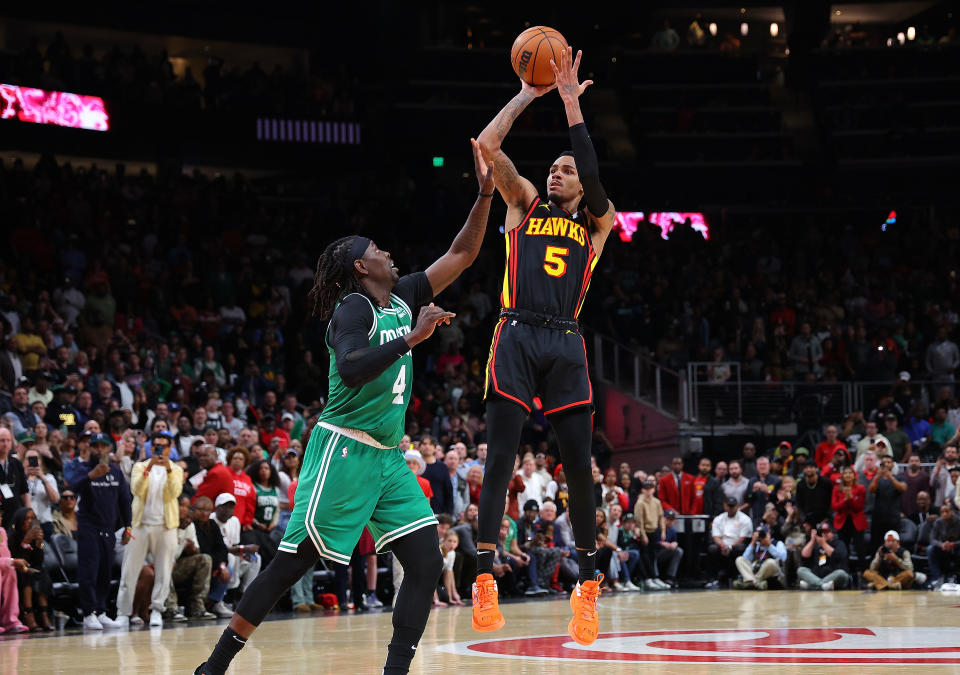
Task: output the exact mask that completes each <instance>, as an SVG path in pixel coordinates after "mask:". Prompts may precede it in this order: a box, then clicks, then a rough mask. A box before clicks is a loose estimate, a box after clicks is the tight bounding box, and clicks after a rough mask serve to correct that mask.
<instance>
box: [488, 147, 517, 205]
mask: <svg viewBox="0 0 960 675" xmlns="http://www.w3.org/2000/svg"><path fill="white" fill-rule="evenodd" d="M493 180H494V184H495V185H496V186H497V189H498V190H500V194H502V195H510V194H514V193H516V192H517V191H518V190H519V189H520V172H518V171H517V167H516V166H514V165H513V162H512V161H510V158H509V157H507V155H506V153H504V152H503V151H500V152H498V153H497V154H496V155H495V156H494V158H493Z"/></svg>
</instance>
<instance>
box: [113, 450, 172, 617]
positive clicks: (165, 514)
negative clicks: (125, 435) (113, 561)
mask: <svg viewBox="0 0 960 675" xmlns="http://www.w3.org/2000/svg"><path fill="white" fill-rule="evenodd" d="M151 441H152V442H151V446H150V447H151V451H152V452H153V456H152V457H151V458H150V459H148V460H145V461H143V462H137V463H136V464H134V465H133V469H132V470H131V474H130V490H131V492H132V493H133V518H132V523H133V541H132V542H131V543H130V544H129V545H128V546H127V547H126V549H124V555H123V564H122V566H121V572H120V589H119V591H118V592H117V621H118V622H120V623H121V625H123V626H124V627H126V626H129V624H130V617H131V615H132V611H133V595H134V592H135V591H136V587H137V579H138V577H139V576H140V570H141V568H142V567H143V563H144V561H145V560H146V557H147V554H148V553H149V554H151V555H152V557H153V565H154V570H155V572H156V577H155V580H154V584H153V593H152V596H151V598H150V626H151V627H161V626H163V617H162V614H163V607H164V601H165V600H166V599H167V591H168V590H169V587H170V573H171V570H172V567H173V556H174V553H175V552H176V548H177V527H178V526H179V524H180V508H179V506H178V505H177V499H178V498H179V497H180V492H181V491H182V490H183V469H181V468H180V467H179V466H177V465H176V464H174V463H173V462H171V461H170V448H171V445H172V443H171V440H170V438H169V437H167V436H166V435H165V434H162V433H157V434H155V435H154V437H153V438H152V439H151Z"/></svg>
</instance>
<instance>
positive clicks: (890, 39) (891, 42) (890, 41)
mask: <svg viewBox="0 0 960 675" xmlns="http://www.w3.org/2000/svg"><path fill="white" fill-rule="evenodd" d="M887 46H888V47H892V46H893V38H887Z"/></svg>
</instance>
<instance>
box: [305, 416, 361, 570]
mask: <svg viewBox="0 0 960 675" xmlns="http://www.w3.org/2000/svg"><path fill="white" fill-rule="evenodd" d="M339 441H340V434H334V435H333V436H331V437H330V441H329V442H328V443H327V447H326V448H325V449H324V451H323V458H322V459H321V461H320V472H319V474H318V475H317V482H316V483H314V484H313V492H312V493H311V494H310V504H309V506H307V515H306V516H305V517H304V526H305V527H306V530H307V534H308V535H309V536H310V539H311V541H313V545H314V546H316V547H317V551H319V552H320V554H321V555H324V556H325V557H327V558H330V559H332V560H335V561H337V562H343V563H347V564H349V563H350V556H348V555H344V554H343V553H338V552H337V551H333V550H331V549H329V548H327V547H326V546H325V545H324V543H323V540H322V539H321V538H320V532H319V531H318V530H317V526H316V524H315V523H314V522H313V518H314V516H315V515H316V512H317V507H318V506H319V504H320V494H321V493H322V492H323V484H324V482H325V481H326V479H327V470H328V469H329V468H330V460H331V458H332V457H333V450H334V448H335V447H336V445H337V443H338V442H339Z"/></svg>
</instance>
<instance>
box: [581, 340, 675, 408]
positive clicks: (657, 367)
mask: <svg viewBox="0 0 960 675" xmlns="http://www.w3.org/2000/svg"><path fill="white" fill-rule="evenodd" d="M591 342H592V345H593V354H592V355H591V360H592V364H593V371H594V376H595V377H596V378H597V379H599V380H600V381H602V382H605V383H607V384H610V385H612V386H613V387H614V388H616V389H618V390H620V391H622V392H624V393H626V394H629V395H631V396H633V397H634V398H635V399H637V400H640V401H644V402H646V403H648V404H650V405H652V406H654V407H655V408H656V409H657V410H659V411H660V412H662V413H665V414H667V415H670V416H671V417H674V418H677V419H686V418H687V417H688V415H689V411H688V409H687V404H688V398H689V396H688V395H687V386H686V375H685V374H684V373H682V372H679V373H678V372H677V371H675V370H671V369H670V368H667V367H666V366H664V365H662V364H659V363H657V362H656V361H654V360H653V359H652V358H650V357H649V356H647V355H645V354H642V353H640V352H638V351H637V350H636V349H633V348H631V347H628V346H627V345H624V344H623V343H621V342H618V341H616V340H614V339H612V338H610V337H607V336H606V335H601V334H600V333H597V332H593V339H592V341H591Z"/></svg>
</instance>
